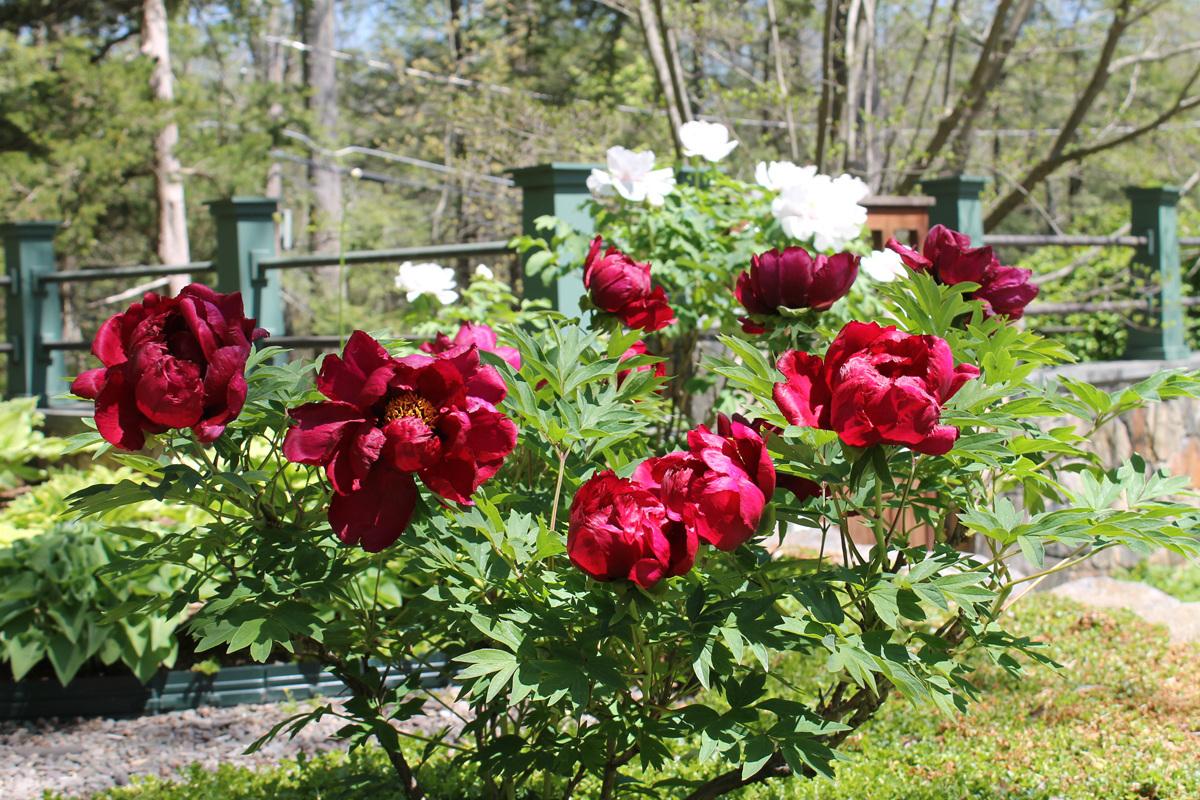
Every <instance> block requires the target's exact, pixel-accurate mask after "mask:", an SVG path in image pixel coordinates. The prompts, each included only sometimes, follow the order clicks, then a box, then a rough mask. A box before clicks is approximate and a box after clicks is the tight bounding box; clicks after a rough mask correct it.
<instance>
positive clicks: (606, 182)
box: [587, 147, 675, 206]
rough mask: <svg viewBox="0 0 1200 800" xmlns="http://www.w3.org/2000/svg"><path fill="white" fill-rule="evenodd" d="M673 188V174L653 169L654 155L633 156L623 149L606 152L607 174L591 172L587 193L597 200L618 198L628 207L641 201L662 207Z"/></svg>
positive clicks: (668, 170) (630, 152)
mask: <svg viewBox="0 0 1200 800" xmlns="http://www.w3.org/2000/svg"><path fill="white" fill-rule="evenodd" d="M674 186H675V171H674V170H672V169H671V168H670V167H664V168H662V169H655V168H654V151H653V150H644V151H642V152H640V153H635V152H633V151H632V150H629V149H626V148H624V147H610V148H608V171H607V172H605V171H604V170H602V169H593V170H592V174H591V175H589V176H588V179H587V187H588V191H590V192H591V193H592V195H593V196H594V197H596V198H604V197H612V196H613V195H614V194H615V195H619V196H621V197H623V198H625V199H626V200H628V201H629V202H631V203H640V202H642V201H643V200H644V201H646V202H648V203H650V205H652V206H661V205H662V204H663V203H664V202H666V200H665V198H666V196H667V195H668V194H670V193H671V190H672V188H673V187H674Z"/></svg>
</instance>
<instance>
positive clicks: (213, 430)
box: [71, 283, 267, 450]
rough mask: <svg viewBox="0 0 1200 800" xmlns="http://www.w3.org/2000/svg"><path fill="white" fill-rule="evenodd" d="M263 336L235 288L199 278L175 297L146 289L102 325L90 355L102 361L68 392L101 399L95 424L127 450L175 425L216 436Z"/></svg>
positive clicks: (238, 401) (235, 405) (241, 393)
mask: <svg viewBox="0 0 1200 800" xmlns="http://www.w3.org/2000/svg"><path fill="white" fill-rule="evenodd" d="M266 335H267V332H266V331H264V330H262V329H260V328H255V327H254V320H253V319H247V318H246V317H245V315H244V312H243V308H242V296H241V294H239V293H237V292H234V293H233V294H218V293H217V292H214V291H213V290H212V289H210V288H208V287H207V286H204V285H202V284H198V283H193V284H191V285H190V286H185V287H184V288H183V291H181V292H180V293H179V296H178V297H162V296H160V295H157V294H155V293H154V292H146V296H145V298H143V300H142V302H141V303H134V304H133V305H131V306H130V307H129V310H128V311H126V312H125V313H123V314H117V315H116V316H115V317H112V318H111V319H109V320H108V321H107V322H105V323H104V324H103V325H102V326H101V327H100V331H99V333H97V334H96V338H95V340H94V341H93V342H92V355H94V356H95V357H96V358H98V359H100V362H101V363H102V364H104V366H103V367H101V368H99V369H92V370H88V371H87V372H85V373H83V374H82V375H80V376H79V377H78V378H76V379H75V380H74V382H73V383H72V384H71V391H72V392H73V393H74V394H76V395H78V396H79V397H82V398H85V399H87V400H95V401H96V427H97V429H98V430H99V431H100V433H101V435H102V436H103V437H104V439H105V441H107V442H108V443H109V444H112V445H114V446H115V447H119V448H121V449H122V450H141V449H142V447H143V446H144V445H145V443H146V437H145V434H146V433H147V432H149V433H164V432H166V431H167V430H169V429H171V428H191V429H192V432H193V433H194V434H195V435H196V437H197V438H198V439H199V440H200V441H202V442H211V441H213V440H214V439H216V438H217V437H218V436H220V435H221V434H222V432H224V430H225V426H226V425H227V424H229V423H230V422H232V421H233V420H235V419H237V416H238V414H239V413H241V410H242V405H243V404H244V403H245V402H246V378H245V375H244V371H245V368H246V358H247V357H248V356H249V355H250V343H251V342H252V341H253V340H255V339H259V338H262V337H264V336H266Z"/></svg>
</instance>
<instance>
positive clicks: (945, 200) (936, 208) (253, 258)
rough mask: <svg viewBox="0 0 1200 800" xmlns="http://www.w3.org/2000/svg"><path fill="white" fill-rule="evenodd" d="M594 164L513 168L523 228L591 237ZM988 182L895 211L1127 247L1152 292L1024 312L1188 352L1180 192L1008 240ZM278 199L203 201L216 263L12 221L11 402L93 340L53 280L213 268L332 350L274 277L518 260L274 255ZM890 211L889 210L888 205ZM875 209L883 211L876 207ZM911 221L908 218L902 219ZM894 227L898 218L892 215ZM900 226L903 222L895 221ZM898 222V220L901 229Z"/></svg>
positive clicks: (929, 188)
mask: <svg viewBox="0 0 1200 800" xmlns="http://www.w3.org/2000/svg"><path fill="white" fill-rule="evenodd" d="M594 166H597V165H593V164H561V163H558V164H542V165H539V166H536V167H526V168H522V169H516V170H513V171H512V172H511V174H512V176H513V180H514V182H515V184H516V185H517V186H518V187H520V188H521V190H522V230H523V231H524V232H525V233H528V234H535V235H537V234H538V231H537V230H536V227H535V224H534V221H535V220H536V219H537V218H538V217H541V216H543V215H553V216H556V217H558V218H559V219H563V220H565V221H566V222H568V223H570V224H571V225H573V226H574V227H575V228H576V229H577V230H579V231H581V232H583V233H585V234H588V235H590V234H591V232H592V220H591V217H590V216H588V214H587V213H586V212H585V211H584V210H583V208H582V206H583V204H584V201H585V200H587V199H588V197H589V193H588V190H587V186H586V179H587V176H588V175H589V173H590V172H591V170H592V168H593V167H594ZM983 186H984V181H983V180H982V179H980V178H974V177H970V176H960V177H954V178H939V179H936V180H929V181H926V182H925V183H924V184H923V187H922V188H923V191H924V192H925V194H926V195H927V196H928V197H927V198H925V199H922V200H920V202H917V201H916V200H913V199H904V202H901V203H899V204H898V206H903V209H902V210H903V211H905V212H906V213H917V212H921V211H923V210H924V209H928V219H927V221H926V226H925V227H926V229H927V226H928V225H935V224H939V223H940V224H943V225H946V226H948V227H950V228H953V229H955V230H959V231H962V232H963V233H966V234H968V235H969V236H970V237H971V239H972V242H973V243H974V244H976V245H982V244H984V243H986V244H989V245H994V246H1003V247H1047V246H1060V247H1061V246H1066V247H1093V246H1105V247H1128V248H1133V250H1134V255H1133V270H1134V273H1135V277H1137V278H1138V279H1140V281H1141V282H1142V285H1144V286H1149V287H1152V288H1153V293H1151V294H1148V295H1146V296H1145V297H1143V298H1141V299H1129V300H1116V301H1107V302H1095V303H1040V304H1033V305H1031V306H1030V307H1029V309H1028V310H1027V313H1028V314H1029V315H1031V316H1035V315H1036V316H1054V315H1059V316H1061V315H1065V314H1075V313H1093V312H1097V311H1118V312H1123V313H1124V312H1129V313H1130V314H1131V316H1132V317H1134V318H1135V319H1132V320H1131V322H1132V323H1133V324H1131V326H1130V335H1129V348H1128V349H1127V351H1126V353H1125V356H1124V357H1125V358H1130V359H1173V358H1181V357H1183V356H1184V355H1186V354H1187V349H1186V347H1185V346H1184V343H1183V332H1184V322H1183V308H1184V307H1185V306H1195V305H1200V299H1197V298H1182V297H1181V281H1180V260H1179V248H1180V246H1181V245H1183V246H1189V247H1190V246H1195V245H1200V237H1188V238H1184V239H1180V238H1179V237H1178V235H1177V232H1176V227H1175V226H1176V217H1175V204H1176V202H1177V201H1178V199H1179V193H1178V191H1176V190H1174V189H1170V188H1164V187H1147V188H1130V189H1128V190H1126V192H1127V194H1128V196H1129V198H1130V222H1131V226H1130V229H1131V231H1132V234H1133V235H1129V236H1042V235H1037V236H1015V235H986V236H985V235H984V233H983V206H982V202H981V201H980V193H981V191H982V189H983ZM873 199H874V201H876V205H879V206H880V208H879V209H876V211H877V213H882V214H885V216H886V213H885V212H889V210H891V206H888V205H887V202H886V201H887V200H888V199H889V198H873ZM279 203H280V200H279V199H276V198H255V197H249V198H247V197H234V198H229V199H225V200H218V201H214V202H211V203H209V204H208V206H209V209H210V211H211V213H212V215H213V217H214V219H215V222H216V257H215V258H214V259H213V260H212V261H200V262H194V263H191V264H185V265H181V266H164V265H162V264H149V265H138V266H126V267H96V268H87V269H75V270H66V271H60V270H57V269H56V260H55V253H54V242H53V240H54V236H55V234H56V232H57V230H58V227H59V225H58V223H54V222H19V223H9V224H6V225H0V238H2V239H3V243H4V262H5V274H4V275H2V276H0V286H3V287H6V291H5V292H4V294H5V330H6V334H7V335H6V337H5V338H6V340H7V341H4V342H0V353H3V354H6V355H7V359H6V361H7V367H8V395H9V396H30V395H35V396H40V397H41V403H42V405H43V406H46V407H55V406H61V405H64V404H69V403H70V401H69V400H63V399H61V398H58V397H56V395H58V394H59V393H60V392H62V391H63V387H64V386H65V384H64V383H63V380H62V379H63V378H65V377H66V371H65V361H64V354H65V353H66V352H70V351H84V350H87V349H89V348H90V346H91V343H90V342H84V341H67V340H63V339H62V303H61V300H60V296H59V285H60V284H62V283H68V282H88V281H98V280H112V279H125V278H130V279H132V278H146V277H161V276H167V275H177V274H184V273H188V274H197V273H200V274H203V273H215V275H216V288H217V290H218V291H221V292H235V291H236V292H241V293H242V296H243V298H244V300H245V302H246V311H247V315H248V316H253V317H256V318H257V319H258V324H259V326H260V327H263V328H266V329H267V330H268V331H269V332H270V333H271V334H272V336H271V339H270V342H271V343H272V344H278V345H281V346H286V347H317V348H334V347H337V346H339V344H340V342H341V339H340V337H338V336H322V335H313V336H295V335H287V333H286V331H285V330H284V320H283V304H282V299H281V286H280V271H281V270H285V269H311V268H315V267H325V266H334V265H338V264H340V263H345V264H346V265H347V266H358V265H362V264H383V263H396V262H402V261H418V260H434V259H440V258H469V257H480V256H497V255H515V254H513V252H512V251H511V250H509V249H508V242H507V240H498V241H488V242H470V243H460V244H440V245H428V246H423V247H404V248H394V249H389V250H362V251H353V252H347V253H344V254H341V255H337V254H326V255H308V256H280V255H279V254H278V253H277V252H276V241H277V237H276V219H277V216H278V211H279ZM885 206H886V208H885ZM881 209H882V210H881ZM906 219H907V218H906ZM893 222H895V220H893ZM896 224H900V223H898V222H897V223H896ZM901 227H903V225H901ZM524 287H525V296H526V297H530V298H538V297H541V298H546V299H548V300H549V301H550V303H551V306H552V307H553V308H554V309H556V310H559V311H562V312H563V313H565V314H567V315H568V316H574V315H575V314H577V313H579V300H580V298H581V297H582V296H583V294H584V290H583V281H582V279H581V276H580V275H578V274H575V275H568V276H566V277H564V278H560V279H559V280H558V281H557V282H555V283H554V284H551V285H545V284H543V282H542V281H540V280H537V279H532V280H528V281H525V282H524Z"/></svg>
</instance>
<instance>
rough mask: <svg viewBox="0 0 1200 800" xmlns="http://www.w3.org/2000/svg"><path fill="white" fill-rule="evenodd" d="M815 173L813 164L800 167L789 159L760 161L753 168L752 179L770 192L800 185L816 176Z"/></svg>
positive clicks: (815, 167)
mask: <svg viewBox="0 0 1200 800" xmlns="http://www.w3.org/2000/svg"><path fill="white" fill-rule="evenodd" d="M816 174H817V166H816V165H815V164H809V165H808V166H806V167H800V166H797V165H795V164H793V163H792V162H791V161H772V162H771V163H770V164H768V163H767V162H766V161H760V162H758V166H756V167H755V168H754V180H755V181H756V182H757V183H758V185H759V186H761V187H763V188H764V189H767V190H768V191H772V192H782V191H783V190H784V189H790V188H791V187H793V186H802V185H804V184H806V183H808V182H809V181H811V180H812V179H813V178H814V177H816Z"/></svg>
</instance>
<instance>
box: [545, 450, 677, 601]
mask: <svg viewBox="0 0 1200 800" xmlns="http://www.w3.org/2000/svg"><path fill="white" fill-rule="evenodd" d="M696 549H697V541H696V534H695V532H694V531H692V530H691V529H689V528H685V527H684V526H683V525H682V524H680V523H678V522H675V521H673V520H671V519H670V518H669V517H668V515H667V512H666V509H664V508H663V504H662V502H661V501H660V500H659V499H658V497H656V496H655V495H654V493H653V492H650V491H647V490H646V489H645V488H643V487H641V486H638V485H637V484H635V483H633V482H631V481H628V480H626V479H624V478H618V477H617V475H616V474H615V473H614V472H612V471H611V470H605V471H604V472H600V473H597V474H596V475H593V476H592V477H591V478H589V479H588V481H587V482H586V483H584V484H583V486H580V487H579V491H578V492H576V494H575V499H574V501H572V503H571V521H570V528H569V530H568V533H567V556H568V557H569V558H570V559H571V563H572V564H574V565H575V566H576V567H578V568H579V569H580V570H582V571H583V572H584V573H586V574H588V575H591V576H592V577H593V578H595V579H596V580H598V581H616V580H621V579H626V578H627V579H629V580H631V581H633V582H634V583H636V584H637V585H638V586H641V587H643V588H646V589H649V588H651V587H653V586H654V585H655V584H657V583H658V582H659V581H660V580H662V579H663V578H669V577H672V576H674V575H684V574H686V573H687V572H688V570H690V569H691V568H692V565H693V564H694V563H695V561H696Z"/></svg>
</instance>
